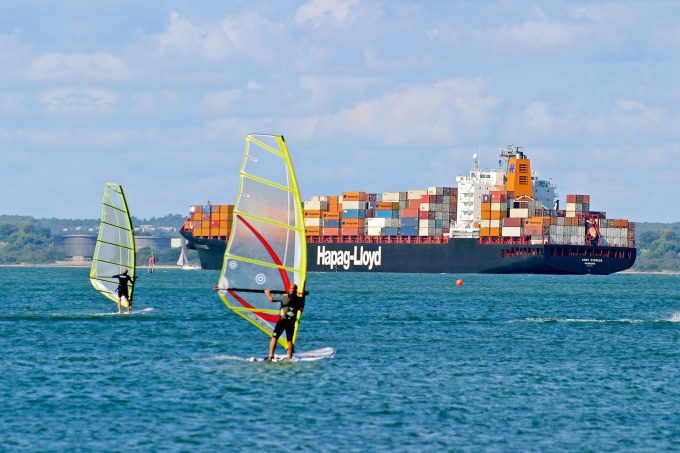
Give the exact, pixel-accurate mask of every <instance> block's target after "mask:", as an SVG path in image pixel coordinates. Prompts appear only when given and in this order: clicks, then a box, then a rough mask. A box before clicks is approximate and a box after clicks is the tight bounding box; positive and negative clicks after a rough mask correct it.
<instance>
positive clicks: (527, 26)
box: [475, 8, 590, 50]
mask: <svg viewBox="0 0 680 453" xmlns="http://www.w3.org/2000/svg"><path fill="white" fill-rule="evenodd" d="M529 16H530V17H529V18H528V19H527V20H526V21H524V22H523V23H520V24H510V25H503V26H501V27H500V28H497V29H495V30H484V31H482V32H479V33H475V36H476V37H477V39H478V40H479V41H481V42H485V41H486V42H491V43H492V44H493V45H494V46H498V47H508V46H519V47H525V48H529V49H536V50H543V49H554V48H557V47H563V46H567V45H570V44H572V43H573V42H575V41H576V40H578V39H582V38H583V37H584V36H586V35H587V34H589V33H590V28H589V27H586V26H584V25H580V24H568V23H563V22H558V21H553V20H550V19H548V18H547V17H546V16H545V14H544V13H543V11H542V10H540V9H539V8H534V9H533V10H532V11H531V12H530V15H529Z"/></svg>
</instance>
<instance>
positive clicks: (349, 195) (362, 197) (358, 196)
mask: <svg viewBox="0 0 680 453" xmlns="http://www.w3.org/2000/svg"><path fill="white" fill-rule="evenodd" d="M342 201H366V192H343V193H342Z"/></svg>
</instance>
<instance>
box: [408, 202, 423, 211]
mask: <svg viewBox="0 0 680 453" xmlns="http://www.w3.org/2000/svg"><path fill="white" fill-rule="evenodd" d="M420 203H421V201H420V200H409V201H408V207H409V208H414V209H420Z"/></svg>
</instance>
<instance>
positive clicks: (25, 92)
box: [0, 0, 680, 222]
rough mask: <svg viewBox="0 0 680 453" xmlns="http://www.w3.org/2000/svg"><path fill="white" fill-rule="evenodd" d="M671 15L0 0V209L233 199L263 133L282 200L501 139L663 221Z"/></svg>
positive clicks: (673, 199)
mask: <svg viewBox="0 0 680 453" xmlns="http://www.w3.org/2000/svg"><path fill="white" fill-rule="evenodd" d="M679 21H680V3H679V2H675V1H670V0H649V1H621V2H605V1H593V2H588V1H540V2H534V1H522V0H499V1H492V0H489V1H481V2H480V1H473V0H469V1H466V0H461V1H431V2H423V1H400V0H385V1H381V0H372V1H367V0H306V1H304V0H303V1H286V0H266V1H265V0H247V1H223V0H214V1H213V0H204V1H201V2H196V1H178V0H162V1H161V0H145V1H139V0H98V1H96V2H93V1H91V0H73V1H66V0H64V1H52V0H25V1H15V0H3V1H2V2H1V3H0V63H1V64H0V169H1V171H0V181H2V185H1V186H0V214H18V215H31V216H35V217H59V218H98V217H99V215H100V202H101V196H102V191H103V185H104V183H105V182H117V183H119V184H122V185H123V187H124V188H125V190H126V195H127V198H128V204H129V206H130V209H131V212H132V214H133V215H135V216H136V217H140V218H148V217H152V216H162V215H165V214H169V213H182V214H184V213H188V209H189V206H190V205H194V204H204V203H205V202H207V201H208V200H210V201H211V202H212V203H214V204H217V203H233V202H234V200H235V198H236V191H237V189H238V170H239V167H240V163H241V159H242V153H243V137H244V136H245V135H246V134H248V133H252V132H264V133H274V134H283V135H284V136H285V137H286V141H287V143H288V146H289V149H290V152H291V156H292V159H293V163H294V165H295V169H296V173H297V177H298V181H299V185H300V188H301V191H302V196H303V198H309V197H311V196H312V195H324V194H325V195H331V194H339V193H341V192H342V191H366V192H387V191H405V190H413V189H424V188H427V187H428V186H435V185H443V186H455V184H456V183H455V178H456V176H458V175H465V174H468V172H469V171H470V169H471V167H472V154H473V153H478V154H479V156H480V163H481V165H482V167H486V168H496V167H497V166H498V154H499V149H500V148H503V147H505V146H506V145H509V144H515V145H519V146H522V147H523V150H524V152H525V153H526V154H527V155H528V156H529V157H530V158H531V159H532V168H533V169H534V170H537V171H538V172H539V174H540V175H541V176H542V177H544V178H551V179H552V181H553V183H554V184H555V185H556V186H557V191H558V194H559V195H560V198H561V203H562V205H564V203H565V198H566V195H567V194H590V195H591V208H592V209H593V210H599V211H606V212H607V215H608V217H610V218H628V219H630V220H634V221H659V222H674V221H680V209H678V207H679V206H680V202H679V200H680V181H679V180H678V179H676V178H678V173H679V170H680V164H679V162H680V89H679V85H678V83H677V80H678V74H679V73H680V28H678V26H677V24H678V22H679Z"/></svg>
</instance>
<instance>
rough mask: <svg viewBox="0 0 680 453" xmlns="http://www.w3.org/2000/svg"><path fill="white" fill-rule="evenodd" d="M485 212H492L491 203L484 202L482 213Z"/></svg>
mask: <svg viewBox="0 0 680 453" xmlns="http://www.w3.org/2000/svg"><path fill="white" fill-rule="evenodd" d="M484 211H491V202H490V201H482V212H484Z"/></svg>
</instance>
